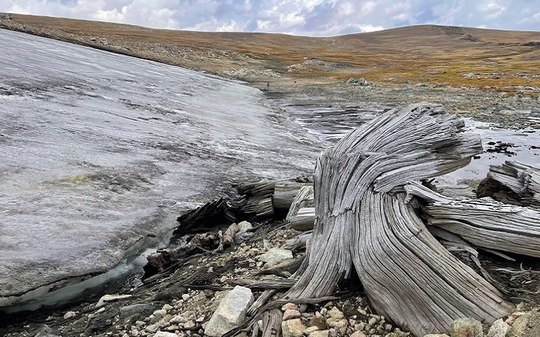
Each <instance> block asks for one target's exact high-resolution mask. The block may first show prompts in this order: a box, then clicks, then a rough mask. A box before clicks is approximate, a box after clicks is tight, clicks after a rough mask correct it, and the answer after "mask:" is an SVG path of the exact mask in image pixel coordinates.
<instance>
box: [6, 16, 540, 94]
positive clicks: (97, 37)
mask: <svg viewBox="0 0 540 337" xmlns="http://www.w3.org/2000/svg"><path fill="white" fill-rule="evenodd" d="M1 27H3V28H8V29H15V30H19V31H24V32H29V33H33V34H38V35H42V36H48V37H53V38H57V39H61V40H66V41H70V42H76V43H80V44H84V45H89V46H93V47H97V48H103V49H107V50H113V51H117V52H121V53H125V54H129V55H134V56H138V57H142V58H148V59H152V60H157V61H160V62H165V63H168V64H174V65H180V66H184V67H188V68H192V69H197V70H202V71H207V72H210V73H215V74H219V75H224V76H228V77H233V78H239V79H243V80H247V81H250V82H259V81H260V82H266V81H271V82H276V81H282V82H290V83H292V82H291V81H293V80H294V81H299V82H298V83H305V82H306V81H308V82H310V83H314V82H317V81H319V82H335V81H339V82H343V81H344V80H347V79H349V78H360V77H362V78H365V79H367V80H369V81H372V82H376V83H394V84H403V83H412V84H415V83H432V84H441V85H451V86H458V87H459V86H469V87H478V88H483V87H486V86H489V87H492V88H495V89H497V90H500V91H515V89H516V86H533V87H540V46H539V44H540V32H515V31H500V30H486V29H476V28H461V27H446V26H432V25H424V26H412V27H404V28H396V29H390V30H385V31H379V32H372V33H361V34H353V35H345V36H337V37H323V38H321V37H317V38H315V37H302V36H290V35H283V34H263V33H206V32H191V31H174V30H160V29H149V28H144V27H138V26H132V25H124V24H114V23H104V22H94V21H84V20H72V19H62V18H52V17H41V16H29V15H15V14H14V15H13V17H12V20H11V21H5V20H4V21H3V22H2V24H1ZM529 94H530V95H532V96H537V95H538V92H537V91H532V92H530V93H529Z"/></svg>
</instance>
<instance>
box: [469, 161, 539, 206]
mask: <svg viewBox="0 0 540 337" xmlns="http://www.w3.org/2000/svg"><path fill="white" fill-rule="evenodd" d="M501 192H502V193H503V194H505V195H504V197H505V199H510V200H511V201H514V202H517V203H519V204H522V205H526V206H533V207H537V208H540V169H539V168H537V167H533V166H530V165H526V164H522V163H518V162H512V161H507V162H505V163H504V164H502V165H501V166H491V167H490V168H489V173H488V177H487V179H486V180H485V181H484V182H483V184H482V186H481V189H480V193H479V196H481V197H482V196H490V197H494V198H497V199H500V198H498V195H497V194H498V193H501Z"/></svg>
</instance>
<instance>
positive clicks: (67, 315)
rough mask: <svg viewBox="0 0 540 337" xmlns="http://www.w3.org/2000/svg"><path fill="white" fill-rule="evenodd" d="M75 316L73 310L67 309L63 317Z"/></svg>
mask: <svg viewBox="0 0 540 337" xmlns="http://www.w3.org/2000/svg"><path fill="white" fill-rule="evenodd" d="M75 316H77V314H76V313H75V312H74V311H68V312H66V314H65V315H64V319H70V318H73V317H75Z"/></svg>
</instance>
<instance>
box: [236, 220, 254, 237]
mask: <svg viewBox="0 0 540 337" xmlns="http://www.w3.org/2000/svg"><path fill="white" fill-rule="evenodd" d="M252 229H253V225H252V224H251V223H250V222H249V221H242V222H240V223H239V224H238V234H241V233H245V232H247V231H250V230H252Z"/></svg>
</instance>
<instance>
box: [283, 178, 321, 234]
mask: <svg viewBox="0 0 540 337" xmlns="http://www.w3.org/2000/svg"><path fill="white" fill-rule="evenodd" d="M314 204H315V201H314V196H313V185H311V184H310V185H307V186H303V187H302V188H301V189H300V190H299V191H298V193H297V194H296V196H295V198H294V200H293V201H292V203H291V206H290V208H289V212H288V213H287V216H286V217H285V220H287V221H288V222H289V223H290V224H291V227H292V228H293V229H296V230H299V231H306V230H310V229H312V228H313V223H314V222H315V208H314V207H313V206H314Z"/></svg>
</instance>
